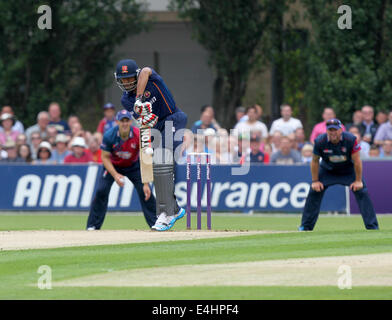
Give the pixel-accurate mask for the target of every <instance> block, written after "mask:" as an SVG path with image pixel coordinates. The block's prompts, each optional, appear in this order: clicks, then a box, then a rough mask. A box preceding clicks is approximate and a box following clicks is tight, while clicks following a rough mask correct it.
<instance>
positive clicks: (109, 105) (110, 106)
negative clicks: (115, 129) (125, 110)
mask: <svg viewBox="0 0 392 320" xmlns="http://www.w3.org/2000/svg"><path fill="white" fill-rule="evenodd" d="M103 108H104V109H116V107H115V106H114V104H113V103H110V102H108V103H106V104H105V105H104V106H103Z"/></svg>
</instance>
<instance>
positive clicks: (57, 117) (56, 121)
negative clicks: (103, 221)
mask: <svg viewBox="0 0 392 320" xmlns="http://www.w3.org/2000/svg"><path fill="white" fill-rule="evenodd" d="M48 112H49V118H50V121H49V127H55V128H56V131H57V132H58V133H65V134H67V133H69V132H70V127H69V126H68V123H67V122H66V121H65V120H63V119H61V108H60V105H59V104H58V103H57V102H52V103H51V104H50V105H49V108H48Z"/></svg>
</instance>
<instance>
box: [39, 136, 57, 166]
mask: <svg viewBox="0 0 392 320" xmlns="http://www.w3.org/2000/svg"><path fill="white" fill-rule="evenodd" d="M51 155H52V146H51V145H50V143H49V142H48V141H42V142H41V143H40V144H39V147H38V150H37V159H35V160H34V161H33V164H56V162H55V161H54V160H52V159H51V158H50V157H51Z"/></svg>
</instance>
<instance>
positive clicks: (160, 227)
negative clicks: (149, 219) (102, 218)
mask: <svg viewBox="0 0 392 320" xmlns="http://www.w3.org/2000/svg"><path fill="white" fill-rule="evenodd" d="M184 215H185V210H184V209H183V208H180V209H179V210H178V212H177V213H176V214H175V215H173V216H168V215H167V214H166V212H162V213H161V214H160V215H159V217H158V219H157V221H156V222H155V225H153V226H152V227H151V229H153V230H156V231H166V230H169V229H170V228H172V227H173V226H174V223H175V222H176V221H177V220H179V219H181V218H182V217H183V216H184Z"/></svg>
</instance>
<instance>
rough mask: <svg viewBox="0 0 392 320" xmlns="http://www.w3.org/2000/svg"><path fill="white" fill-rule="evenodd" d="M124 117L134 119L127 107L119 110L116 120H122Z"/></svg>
mask: <svg viewBox="0 0 392 320" xmlns="http://www.w3.org/2000/svg"><path fill="white" fill-rule="evenodd" d="M124 118H128V119H132V114H131V113H130V112H129V111H127V110H125V109H123V110H120V111H119V112H117V115H116V120H118V121H121V120H122V119H124Z"/></svg>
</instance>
